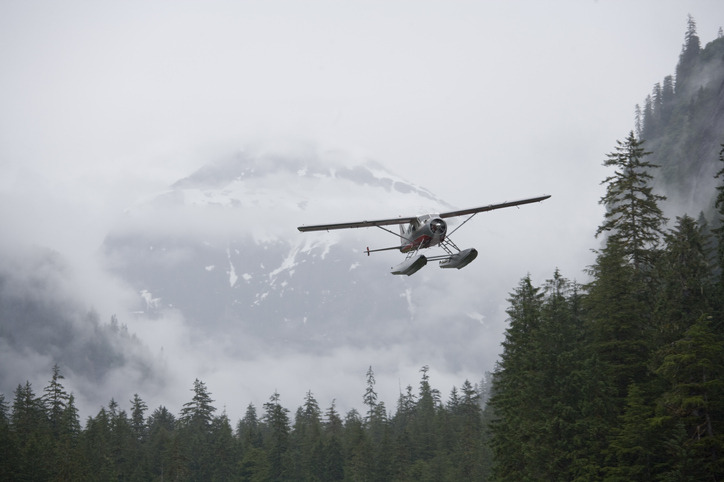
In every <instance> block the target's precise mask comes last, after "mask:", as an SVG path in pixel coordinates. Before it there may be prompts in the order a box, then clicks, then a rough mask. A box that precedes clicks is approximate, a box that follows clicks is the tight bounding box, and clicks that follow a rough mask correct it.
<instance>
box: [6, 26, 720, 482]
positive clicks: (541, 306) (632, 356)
mask: <svg viewBox="0 0 724 482" xmlns="http://www.w3.org/2000/svg"><path fill="white" fill-rule="evenodd" d="M604 165H605V166H607V167H608V168H609V171H608V172H609V173H610V175H609V176H608V177H607V178H606V179H604V180H603V181H602V184H603V185H604V186H605V188H606V191H605V195H604V196H603V198H602V199H601V204H602V205H604V206H605V207H606V214H605V216H604V218H603V219H602V220H601V223H600V225H599V228H598V230H597V232H596V233H591V234H592V237H593V235H595V236H596V238H597V239H598V241H599V242H600V243H601V244H600V246H599V247H598V249H597V250H596V259H595V262H594V264H593V265H592V266H589V267H587V272H588V274H589V280H588V282H587V283H586V284H578V283H576V282H572V281H570V280H569V279H567V278H566V274H565V273H561V272H559V271H558V270H556V271H554V272H553V273H552V275H551V278H550V279H549V280H547V281H546V282H545V283H544V284H543V285H542V286H534V284H533V282H532V281H531V277H530V276H525V277H524V278H522V279H521V280H520V282H519V284H518V285H517V286H516V287H514V289H513V291H512V293H511V295H510V298H509V303H510V306H509V308H508V311H507V313H508V315H509V327H508V329H507V331H506V338H505V341H504V343H503V353H502V355H501V358H500V361H499V364H498V366H497V367H496V370H495V372H494V373H493V374H492V381H491V383H490V384H488V382H487V380H488V378H483V380H484V382H482V383H481V384H480V385H474V384H471V383H470V382H469V381H465V382H464V383H463V384H462V386H461V387H460V389H455V388H454V389H453V390H452V392H451V393H450V394H449V395H447V396H446V397H445V396H443V395H442V394H441V393H440V392H439V391H438V390H436V389H434V388H432V386H431V383H430V379H429V376H428V371H429V370H428V367H422V369H421V380H420V382H419V386H418V387H417V388H413V387H412V386H408V387H407V389H406V390H405V391H404V392H402V393H400V396H399V399H398V401H397V405H396V407H394V409H392V408H388V407H387V406H386V405H385V403H384V402H383V401H381V400H378V397H377V393H376V392H375V379H374V373H373V371H372V368H371V367H370V369H369V371H368V372H367V378H366V379H367V385H366V388H364V387H361V390H360V396H361V401H362V402H363V404H364V406H365V410H364V413H360V412H358V411H357V410H354V409H353V410H350V411H349V412H348V413H346V414H341V413H339V412H338V411H337V409H336V408H335V405H334V402H333V403H332V404H331V406H329V407H327V408H322V407H320V406H319V404H318V402H317V401H316V400H315V398H314V395H313V394H312V392H311V391H310V392H308V393H307V394H306V396H305V398H304V400H303V403H302V405H301V406H299V407H298V408H297V409H296V411H295V412H294V413H293V414H292V413H291V412H290V411H289V410H288V409H287V408H285V407H284V405H283V404H282V398H281V395H280V394H279V393H274V394H272V395H271V396H270V398H269V401H268V402H267V403H265V404H264V405H263V406H262V407H255V406H253V405H249V406H248V408H247V411H246V413H245V415H244V417H243V418H242V419H241V420H239V421H238V422H237V423H235V424H233V422H232V421H231V420H229V418H228V416H227V415H226V413H224V412H223V411H221V413H219V412H220V411H219V409H218V408H217V407H218V405H215V404H217V403H218V402H216V401H215V400H213V399H212V394H211V392H210V390H209V389H208V388H207V387H206V385H205V384H204V382H202V381H200V380H196V381H195V382H194V385H193V387H192V390H191V392H192V394H193V395H192V397H191V400H190V401H189V402H188V403H186V404H184V406H183V407H180V408H178V411H173V410H169V409H167V408H166V407H163V406H161V407H158V408H155V409H151V408H149V407H148V406H147V405H146V403H145V402H144V401H143V399H142V397H141V396H139V395H137V394H136V395H133V396H132V397H131V396H130V394H129V401H128V402H127V403H128V405H127V406H128V407H130V408H129V409H128V411H126V410H125V409H123V408H122V406H121V404H119V403H118V402H117V401H115V400H111V401H110V402H109V403H108V405H107V406H105V407H103V408H101V409H100V411H99V412H98V413H97V414H96V415H94V416H90V417H88V418H87V419H86V420H85V421H82V420H81V418H80V415H79V413H78V410H77V408H76V407H75V402H74V398H73V395H72V394H69V393H67V391H66V390H65V388H64V387H63V385H62V380H63V377H62V375H61V369H60V368H59V367H57V366H56V367H55V368H54V369H53V372H52V375H51V380H50V381H49V382H48V385H47V386H46V387H45V388H43V389H42V393H36V392H35V391H34V389H33V387H32V386H31V385H30V384H29V383H25V384H24V385H23V384H20V385H18V387H17V389H16V390H15V393H14V394H13V397H12V399H10V397H8V398H6V397H5V396H3V395H0V480H12V481H25V480H99V481H107V480H129V481H155V480H178V481H182V480H184V481H185V480H192V481H225V480H236V481H343V480H345V481H468V480H469V481H485V480H495V481H526V480H529V481H533V480H545V481H558V480H560V481H578V482H583V481H600V480H604V481H609V482H614V481H631V480H637V481H716V480H722V479H724V35H720V36H719V38H717V39H716V40H714V41H713V42H711V43H710V44H708V45H707V46H706V47H704V48H702V47H701V45H700V41H699V38H698V36H697V35H696V25H695V23H694V20H693V19H692V18H689V24H688V30H687V32H686V35H685V44H684V47H683V49H682V54H681V57H680V59H679V64H678V66H677V68H676V75H675V77H674V76H669V77H666V78H665V79H664V82H663V84H662V85H659V84H656V86H655V88H654V92H653V94H652V95H650V96H649V97H648V98H647V99H646V102H645V104H644V108H643V109H641V108H640V107H639V108H638V109H637V118H636V123H635V126H634V130H633V131H631V133H629V134H628V135H626V136H625V137H624V138H623V140H621V141H619V142H618V143H617V145H615V146H614V147H613V150H612V151H611V153H610V154H608V155H607V156H606V158H605V160H604ZM708 187H710V188H711V189H710V190H708V191H707V190H705V189H704V188H708ZM669 193H671V197H674V198H677V199H682V198H689V199H690V200H692V203H693V205H695V206H696V205H698V206H699V208H698V209H697V211H696V212H695V213H691V215H682V216H678V217H676V219H673V220H667V219H666V217H665V214H664V211H665V209H664V207H665V204H666V203H667V197H666V196H665V195H664V194H669ZM700 201H701V202H700ZM700 212H701V213H700ZM488 397H489V399H488ZM486 402H487V403H486ZM123 403H124V404H125V403H126V402H123Z"/></svg>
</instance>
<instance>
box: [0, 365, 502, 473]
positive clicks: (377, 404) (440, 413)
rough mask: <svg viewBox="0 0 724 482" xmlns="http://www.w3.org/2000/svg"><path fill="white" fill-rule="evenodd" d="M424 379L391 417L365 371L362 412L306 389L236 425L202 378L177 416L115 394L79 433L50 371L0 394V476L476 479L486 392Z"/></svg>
mask: <svg viewBox="0 0 724 482" xmlns="http://www.w3.org/2000/svg"><path fill="white" fill-rule="evenodd" d="M421 373H422V378H421V381H420V384H419V388H418V389H417V390H415V389H413V387H412V386H408V387H407V389H406V391H405V392H403V393H401V394H400V397H399V400H398V402H397V410H396V411H395V413H394V415H393V414H392V413H391V412H390V411H388V409H387V408H386V406H385V404H384V402H382V401H380V400H378V398H377V393H376V392H375V388H374V387H375V379H374V373H373V371H372V367H370V369H369V370H368V371H367V387H366V390H365V392H364V396H363V402H364V405H365V407H366V412H365V413H359V412H358V411H357V410H356V409H352V410H350V411H349V412H348V413H347V414H345V415H342V414H340V413H339V412H338V411H337V409H336V407H335V403H334V401H333V402H332V404H331V406H330V407H329V408H327V409H326V410H324V411H322V409H321V408H320V407H319V404H318V403H317V401H316V400H315V398H314V395H313V394H312V392H311V391H309V392H308V393H307V394H306V396H305V397H304V403H303V404H302V406H300V407H299V408H297V410H296V412H295V413H294V415H293V416H292V415H291V413H290V411H289V410H288V409H286V408H284V406H283V405H282V404H281V397H280V395H279V393H276V392H275V393H274V394H273V395H272V396H271V397H270V398H269V401H268V402H267V403H265V404H264V405H263V407H261V412H259V411H258V410H257V408H256V407H255V406H254V405H253V404H249V406H248V407H247V409H246V412H245V414H244V417H243V418H242V419H240V420H239V421H238V423H236V426H235V427H234V428H232V424H231V421H230V420H229V418H228V416H227V415H226V413H225V412H222V413H220V414H219V413H217V412H218V410H217V408H216V407H215V406H214V400H212V398H211V393H210V392H209V390H208V389H207V387H206V385H205V384H204V383H203V382H202V381H200V380H198V379H197V380H196V381H195V382H194V384H193V389H192V391H193V397H192V399H191V401H189V402H188V403H185V404H184V405H183V407H182V408H181V411H180V412H179V413H178V414H177V415H174V414H173V413H172V412H171V411H169V410H168V409H167V408H166V407H164V406H160V407H158V408H156V409H155V410H153V411H152V412H151V413H150V414H148V412H149V409H148V406H147V404H146V403H145V402H144V401H143V400H142V399H141V397H139V396H138V395H137V394H135V395H134V396H133V398H132V399H131V400H130V411H129V412H127V411H126V410H124V409H122V408H121V407H120V405H119V404H118V403H117V402H116V401H115V400H113V399H111V401H110V403H109V404H108V406H105V407H102V408H101V409H100V411H99V412H98V413H97V414H96V415H95V416H89V417H88V418H87V420H86V421H85V424H84V426H82V425H81V421H80V418H79V414H78V409H77V408H76V406H75V400H74V396H73V394H72V393H71V394H68V393H67V391H66V390H65V388H64V387H63V385H62V380H63V379H64V377H63V376H62V375H61V373H60V368H59V367H58V366H57V365H56V366H55V367H54V368H53V375H52V378H51V380H50V381H49V382H48V385H47V387H45V388H44V389H43V394H42V395H40V396H38V395H36V394H35V392H34V390H33V388H32V386H31V384H30V383H29V382H26V383H25V384H24V385H19V386H18V387H17V389H16V390H15V393H14V398H13V400H12V404H11V403H10V402H9V401H6V400H5V398H4V396H3V395H0V480H2V481H4V480H7V481H47V480H59V481H66V480H67V481H71V480H72V481H80V480H84V481H96V480H97V481H109V480H123V481H157V480H159V481H162V480H167V481H345V480H354V481H385V480H390V481H392V480H399V481H441V480H451V481H452V480H483V477H484V473H485V472H486V471H487V470H488V468H489V465H490V454H489V451H488V449H487V448H486V447H485V446H484V444H483V441H484V437H485V432H486V429H485V426H484V423H483V418H482V408H481V403H480V402H481V397H482V398H485V397H486V396H487V395H486V390H485V389H484V388H483V387H479V386H478V385H477V384H475V385H473V384H471V383H470V382H468V381H467V380H466V381H465V382H464V383H463V384H462V386H461V388H460V389H457V388H455V387H453V389H452V392H451V393H450V396H449V398H448V399H447V400H446V401H445V402H443V400H442V397H441V395H440V392H439V391H438V390H436V389H433V388H432V387H431V386H430V383H429V376H428V367H427V366H425V367H423V368H422V369H421Z"/></svg>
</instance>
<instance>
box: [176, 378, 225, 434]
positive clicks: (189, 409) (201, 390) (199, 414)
mask: <svg viewBox="0 0 724 482" xmlns="http://www.w3.org/2000/svg"><path fill="white" fill-rule="evenodd" d="M191 390H192V391H193V392H194V396H193V398H192V399H191V401H190V402H188V403H184V408H183V409H182V410H181V415H180V416H179V422H180V423H181V424H182V425H186V426H194V427H196V428H198V429H200V430H202V431H206V430H208V429H209V427H210V426H211V420H212V418H213V414H214V412H215V411H216V407H214V406H213V405H212V403H213V402H214V401H213V400H212V399H211V396H210V394H209V392H208V390H207V389H206V384H204V382H202V381H201V380H199V379H198V378H197V379H196V380H194V388H192V389H191Z"/></svg>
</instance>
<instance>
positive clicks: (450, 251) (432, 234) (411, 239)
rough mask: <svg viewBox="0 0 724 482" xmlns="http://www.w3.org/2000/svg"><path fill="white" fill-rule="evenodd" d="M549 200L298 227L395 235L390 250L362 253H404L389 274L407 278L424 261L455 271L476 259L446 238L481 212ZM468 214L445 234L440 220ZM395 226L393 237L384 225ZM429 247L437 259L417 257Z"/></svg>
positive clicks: (474, 254) (474, 252) (473, 251)
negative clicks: (395, 241) (436, 251)
mask: <svg viewBox="0 0 724 482" xmlns="http://www.w3.org/2000/svg"><path fill="white" fill-rule="evenodd" d="M549 197H551V196H550V195H543V196H538V197H532V198H528V199H521V200H518V201H506V202H503V203H499V204H489V205H487V206H481V207H476V208H470V209H461V210H458V211H450V212H446V213H439V214H423V215H421V216H409V217H402V216H400V217H397V218H391V219H378V220H374V221H357V222H352V223H336V224H318V225H314V226H299V228H297V229H299V231H301V232H307V231H329V230H330V229H347V228H368V227H371V226H376V227H378V228H380V229H382V230H384V231H387V232H389V233H391V234H393V235H395V236H399V238H400V245H399V246H393V247H391V248H382V249H372V250H371V249H369V248H367V249H366V250H365V252H366V253H367V255H368V256H369V254H370V253H374V252H377V251H389V250H399V251H400V252H402V253H406V254H407V257H406V258H405V261H403V262H402V263H400V264H399V265H397V266H395V267H393V268H392V270H391V273H392V274H397V275H407V276H410V275H412V274H414V273H416V272H417V271H419V270H420V269H422V267H424V266H425V265H426V264H427V262H428V261H440V267H441V268H457V269H461V268H464V267H465V266H467V265H468V264H470V263H471V262H472V261H473V260H474V259H475V258H476V257H477V256H478V251H477V250H476V249H475V248H468V249H465V250H460V248H458V247H457V246H456V245H455V243H453V242H452V240H451V239H450V235H451V234H453V233H454V232H455V231H457V230H458V229H460V227H462V225H463V224H465V223H467V222H468V221H469V220H470V219H472V218H473V216H475V215H476V214H477V213H482V212H485V211H493V210H495V209H502V208H509V207H513V206H520V205H521V204H530V203H535V202H541V201H545V200H546V199H548V198H549ZM468 214H470V217H469V218H467V219H466V220H465V221H463V222H462V223H461V224H460V226H458V227H457V228H455V229H454V230H453V231H452V232H450V233H449V234H448V232H447V223H446V222H445V221H444V219H446V218H452V217H456V216H465V215H468ZM393 224H397V225H399V226H400V234H397V233H395V232H393V231H391V230H389V229H387V228H385V227H384V226H390V225H393ZM433 246H440V247H441V248H442V249H443V250H444V251H445V254H442V255H438V256H430V257H426V256H425V255H424V254H420V252H419V251H420V250H422V249H426V248H432V247H433Z"/></svg>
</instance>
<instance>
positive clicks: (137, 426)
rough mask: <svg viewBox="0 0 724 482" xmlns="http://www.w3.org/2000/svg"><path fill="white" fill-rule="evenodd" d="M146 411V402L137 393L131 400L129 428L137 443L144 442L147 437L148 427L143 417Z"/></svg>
mask: <svg viewBox="0 0 724 482" xmlns="http://www.w3.org/2000/svg"><path fill="white" fill-rule="evenodd" d="M146 410H148V405H146V402H144V401H143V400H142V399H141V397H139V396H138V394H137V393H135V394H133V400H131V427H132V428H133V433H134V434H135V435H136V440H138V441H139V442H144V441H145V440H146V436H147V435H148V427H147V426H146V420H145V418H144V416H143V414H144V413H145V412H146Z"/></svg>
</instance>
